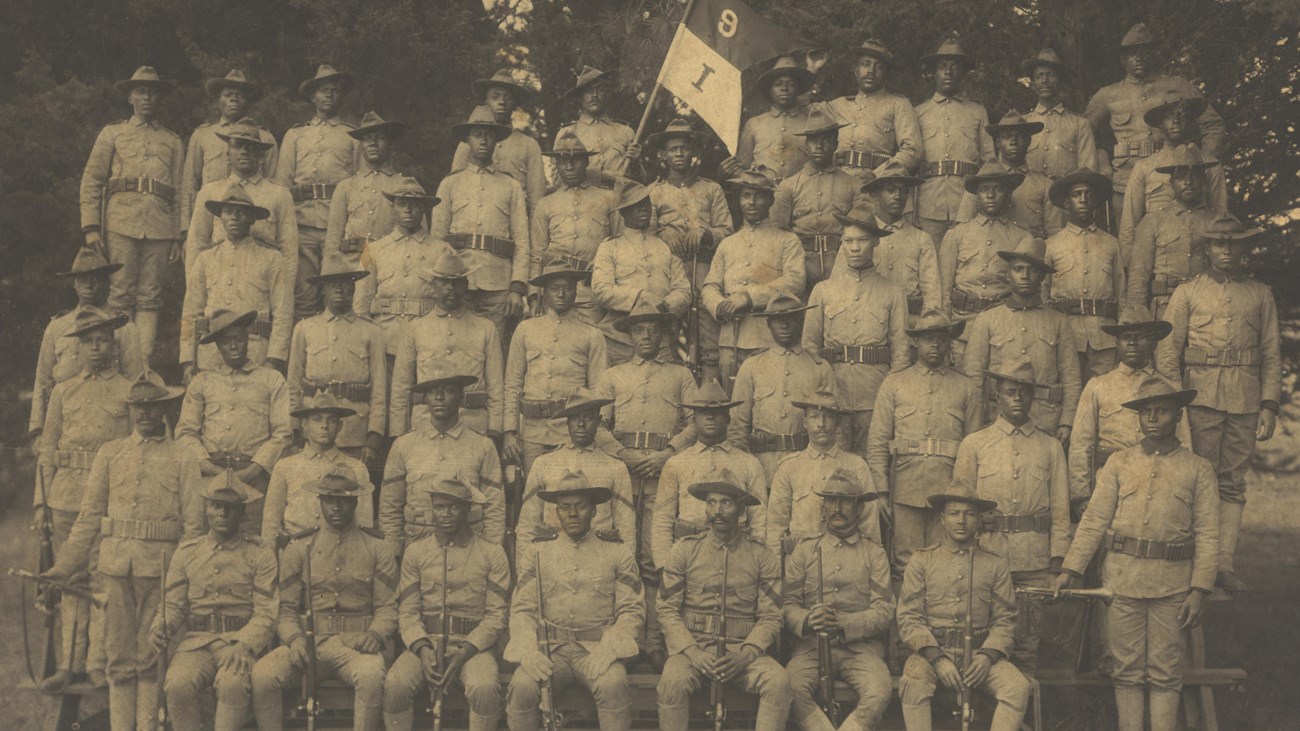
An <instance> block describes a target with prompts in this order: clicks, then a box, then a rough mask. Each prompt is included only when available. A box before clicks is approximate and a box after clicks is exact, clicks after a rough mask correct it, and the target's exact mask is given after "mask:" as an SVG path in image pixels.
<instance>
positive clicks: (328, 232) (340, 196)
mask: <svg viewBox="0 0 1300 731" xmlns="http://www.w3.org/2000/svg"><path fill="white" fill-rule="evenodd" d="M401 183H402V176H401V175H400V174H398V172H397V170H396V169H395V168H393V167H392V166H391V165H387V166H385V167H382V168H378V169H375V168H372V167H370V166H369V165H366V169H364V170H358V171H357V172H356V173H353V174H352V175H351V176H349V177H347V178H344V179H343V180H341V181H339V183H338V185H337V187H335V188H334V197H333V198H331V199H330V208H329V217H328V218H327V219H326V223H325V239H324V242H323V248H322V252H323V254H322V256H323V258H324V259H329V258H330V257H331V256H342V257H344V258H345V259H346V260H347V261H349V262H351V263H353V264H357V263H359V262H360V261H361V254H362V253H363V252H364V251H365V250H366V248H367V247H368V246H369V245H370V244H372V243H374V242H375V241H378V240H380V239H382V238H384V237H385V236H387V235H388V234H389V233H391V232H392V230H393V227H394V226H395V225H397V220H396V215H395V214H394V213H393V207H392V206H391V205H389V203H388V200H387V199H386V198H384V194H385V193H393V192H395V191H396V190H397V188H398V187H399V186H400V185H401Z"/></svg>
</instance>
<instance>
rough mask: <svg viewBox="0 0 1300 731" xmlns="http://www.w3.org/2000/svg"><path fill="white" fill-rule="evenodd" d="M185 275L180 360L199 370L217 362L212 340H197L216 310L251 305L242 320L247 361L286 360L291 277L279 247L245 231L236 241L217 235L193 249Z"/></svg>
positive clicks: (290, 331)
mask: <svg viewBox="0 0 1300 731" xmlns="http://www.w3.org/2000/svg"><path fill="white" fill-rule="evenodd" d="M185 274H186V277H185V301H184V303H183V305H182V308H181V336H180V337H181V355H180V361H181V364H182V365H185V364H188V363H193V364H195V365H196V366H198V369H199V370H200V371H205V370H212V369H214V368H217V367H218V366H220V365H221V354H220V353H218V352H217V346H216V345H215V344H214V343H208V344H206V345H200V344H199V341H200V340H202V339H203V338H204V336H206V335H207V334H208V326H209V324H210V323H211V321H212V317H213V316H214V315H216V313H217V312H218V311H219V310H227V311H229V312H247V311H249V310H257V319H256V320H254V321H253V322H252V323H251V324H250V325H249V326H248V362H249V363H252V364H254V365H261V364H262V363H264V362H266V359H267V358H276V359H279V360H282V361H286V362H287V361H288V360H289V338H290V336H291V335H292V334H293V280H291V279H290V278H289V277H288V276H286V274H285V271H284V261H283V259H282V258H281V256H280V253H279V252H278V251H276V250H275V249H274V248H273V247H272V246H271V245H270V244H268V243H265V242H263V241H262V240H260V239H256V238H254V237H252V236H249V237H247V238H245V239H243V240H242V241H237V242H235V241H228V240H227V241H222V242H221V243H220V244H217V245H216V246H214V247H212V248H211V249H208V250H206V251H201V252H199V255H198V256H196V257H194V259H193V261H191V262H190V264H189V266H188V269H187V271H186V273H185Z"/></svg>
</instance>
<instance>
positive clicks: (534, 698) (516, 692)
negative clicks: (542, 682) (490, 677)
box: [506, 670, 542, 710]
mask: <svg viewBox="0 0 1300 731" xmlns="http://www.w3.org/2000/svg"><path fill="white" fill-rule="evenodd" d="M541 696H542V692H541V689H540V687H539V686H538V684H537V681H535V680H533V679H532V678H530V677H528V675H527V674H526V673H524V672H523V671H522V670H516V671H515V674H514V675H511V676H510V686H509V687H508V688H506V705H508V706H510V707H511V708H514V709H522V710H532V709H534V708H536V707H537V704H538V703H539V702H540V701H541Z"/></svg>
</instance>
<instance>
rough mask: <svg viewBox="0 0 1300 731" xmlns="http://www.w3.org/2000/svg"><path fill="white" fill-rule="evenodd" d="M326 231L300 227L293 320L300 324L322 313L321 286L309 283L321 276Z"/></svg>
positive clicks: (311, 227) (312, 227)
mask: <svg viewBox="0 0 1300 731" xmlns="http://www.w3.org/2000/svg"><path fill="white" fill-rule="evenodd" d="M324 243H325V229H323V228H316V227H314V226H301V225H300V226H298V275H297V276H296V277H294V282H293V320H294V322H298V321H299V320H302V319H304V318H307V317H311V316H312V315H314V314H316V313H317V312H320V311H321V295H320V285H319V284H312V283H311V282H308V281H307V279H308V278H309V277H314V276H316V275H318V274H320V264H321V246H322V245H324Z"/></svg>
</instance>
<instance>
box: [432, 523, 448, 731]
mask: <svg viewBox="0 0 1300 731" xmlns="http://www.w3.org/2000/svg"><path fill="white" fill-rule="evenodd" d="M450 548H451V544H450V543H448V544H447V545H446V546H443V550H442V607H441V610H442V628H441V630H442V636H441V637H439V638H438V682H437V683H436V684H435V685H434V686H433V688H432V690H431V692H432V693H433V709H432V711H431V713H432V714H433V731H442V699H443V698H444V697H445V696H446V695H447V693H446V690H447V676H446V675H445V673H446V672H447V643H448V642H449V641H450V639H451V615H449V614H447V552H448V549H450Z"/></svg>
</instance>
